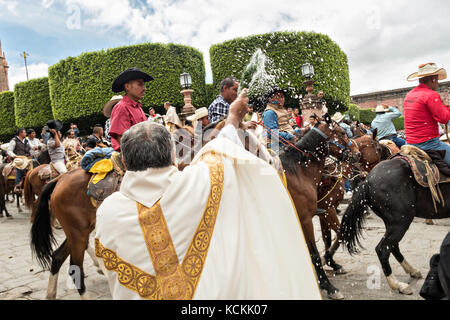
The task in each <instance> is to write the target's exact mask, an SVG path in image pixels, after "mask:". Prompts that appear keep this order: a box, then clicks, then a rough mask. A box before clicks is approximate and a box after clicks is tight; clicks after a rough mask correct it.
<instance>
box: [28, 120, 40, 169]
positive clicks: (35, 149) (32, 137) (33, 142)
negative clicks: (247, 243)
mask: <svg viewBox="0 0 450 320" xmlns="http://www.w3.org/2000/svg"><path fill="white" fill-rule="evenodd" d="M26 139H27V140H28V143H29V144H30V154H31V157H32V158H33V167H37V166H38V161H37V159H36V157H37V156H38V155H39V152H40V150H41V146H42V145H41V142H40V141H39V139H38V138H36V131H34V130H33V129H28V130H27V138H26Z"/></svg>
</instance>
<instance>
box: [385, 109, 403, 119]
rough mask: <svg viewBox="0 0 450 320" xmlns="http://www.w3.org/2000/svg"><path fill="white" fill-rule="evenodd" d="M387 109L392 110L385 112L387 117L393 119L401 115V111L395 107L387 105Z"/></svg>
mask: <svg viewBox="0 0 450 320" xmlns="http://www.w3.org/2000/svg"><path fill="white" fill-rule="evenodd" d="M389 111H392V112H390V113H385V115H386V116H387V117H388V118H389V119H395V118H398V117H400V116H401V115H402V113H401V112H400V111H399V110H398V109H397V108H395V107H389Z"/></svg>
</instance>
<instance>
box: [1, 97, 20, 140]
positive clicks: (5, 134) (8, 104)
mask: <svg viewBox="0 0 450 320" xmlns="http://www.w3.org/2000/svg"><path fill="white" fill-rule="evenodd" d="M16 130H17V127H16V122H15V118H14V92H12V91H5V92H1V93H0V141H1V142H3V143H6V142H8V141H9V140H11V139H12V138H13V137H14V135H15V133H16Z"/></svg>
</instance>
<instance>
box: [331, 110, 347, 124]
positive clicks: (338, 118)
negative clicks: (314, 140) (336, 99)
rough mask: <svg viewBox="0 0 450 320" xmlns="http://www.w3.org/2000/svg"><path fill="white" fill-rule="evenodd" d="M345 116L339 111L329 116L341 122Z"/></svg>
mask: <svg viewBox="0 0 450 320" xmlns="http://www.w3.org/2000/svg"><path fill="white" fill-rule="evenodd" d="M344 118H345V114H341V113H340V112H336V113H335V114H334V115H333V117H331V120H333V121H336V122H338V123H339V122H341V121H342V120H343V119H344Z"/></svg>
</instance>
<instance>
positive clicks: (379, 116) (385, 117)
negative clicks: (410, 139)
mask: <svg viewBox="0 0 450 320" xmlns="http://www.w3.org/2000/svg"><path fill="white" fill-rule="evenodd" d="M375 113H376V117H375V119H373V121H372V124H371V125H372V129H373V130H375V129H377V130H378V133H377V135H378V137H379V138H378V140H391V141H393V142H394V143H395V144H396V145H397V147H399V148H401V147H402V146H403V145H404V144H405V143H406V141H405V140H403V139H402V138H399V137H398V136H397V130H395V126H394V124H393V123H392V120H394V119H395V118H398V117H400V116H401V115H402V113H401V112H400V111H399V110H398V109H397V108H395V107H389V106H388V105H386V104H381V105H378V106H377V107H376V109H375Z"/></svg>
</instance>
